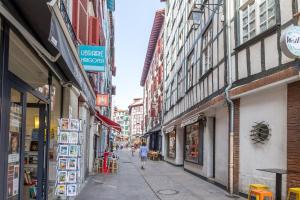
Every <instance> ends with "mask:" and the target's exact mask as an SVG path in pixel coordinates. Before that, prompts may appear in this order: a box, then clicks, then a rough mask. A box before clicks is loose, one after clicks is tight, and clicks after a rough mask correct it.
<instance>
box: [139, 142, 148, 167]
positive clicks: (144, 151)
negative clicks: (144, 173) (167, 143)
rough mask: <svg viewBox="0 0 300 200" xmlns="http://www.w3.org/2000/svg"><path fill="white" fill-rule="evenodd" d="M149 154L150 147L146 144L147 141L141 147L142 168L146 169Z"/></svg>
mask: <svg viewBox="0 0 300 200" xmlns="http://www.w3.org/2000/svg"><path fill="white" fill-rule="evenodd" d="M147 155H148V147H147V146H146V143H145V142H143V143H142V146H141V148H140V157H141V163H142V166H141V169H145V164H146V161H147Z"/></svg>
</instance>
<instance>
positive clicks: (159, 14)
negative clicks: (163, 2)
mask: <svg viewBox="0 0 300 200" xmlns="http://www.w3.org/2000/svg"><path fill="white" fill-rule="evenodd" d="M164 19H165V9H160V10H158V11H156V13H155V18H154V22H153V26H152V30H151V35H150V39H149V43H148V49H147V54H146V58H145V62H144V68H143V72H142V77H141V82H140V85H141V86H144V85H145V81H146V77H147V75H148V72H149V68H150V65H151V61H152V58H153V55H154V52H155V49H156V44H157V40H158V38H159V35H160V32H161V29H162V26H163V23H164Z"/></svg>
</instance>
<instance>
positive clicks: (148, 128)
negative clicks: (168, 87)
mask: <svg viewBox="0 0 300 200" xmlns="http://www.w3.org/2000/svg"><path fill="white" fill-rule="evenodd" d="M164 14H165V10H158V11H156V13H155V17H154V22H153V27H152V31H151V35H150V39H149V44H148V49H147V54H146V58H145V64H144V68H143V72H142V77H141V83H140V85H141V86H142V87H143V89H144V96H143V102H144V123H143V126H144V127H143V133H144V134H145V137H146V138H147V142H148V145H149V149H150V150H156V151H161V149H162V136H161V126H162V119H163V118H162V117H163V112H162V108H163V84H164V82H163V68H164V60H163V58H164V56H163V55H164V45H163V44H164V42H163V41H164V40H163V37H164V31H163V23H164Z"/></svg>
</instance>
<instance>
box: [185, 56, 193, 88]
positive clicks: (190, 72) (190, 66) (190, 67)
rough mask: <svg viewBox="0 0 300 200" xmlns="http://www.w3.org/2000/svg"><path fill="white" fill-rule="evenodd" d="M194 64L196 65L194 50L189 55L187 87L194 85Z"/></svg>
mask: <svg viewBox="0 0 300 200" xmlns="http://www.w3.org/2000/svg"><path fill="white" fill-rule="evenodd" d="M193 65H194V51H193V52H192V53H191V54H190V55H189V56H188V59H187V77H186V88H187V89H189V88H190V87H192V86H193Z"/></svg>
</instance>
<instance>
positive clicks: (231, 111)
mask: <svg viewBox="0 0 300 200" xmlns="http://www.w3.org/2000/svg"><path fill="white" fill-rule="evenodd" d="M230 2H231V0H226V1H225V3H226V4H225V5H226V17H225V19H226V20H225V26H226V30H227V38H226V40H227V66H228V76H227V77H228V81H229V84H228V86H227V87H226V89H225V98H226V101H227V103H228V107H229V118H230V119H229V121H230V124H229V196H230V197H234V194H233V172H234V170H233V164H234V163H233V138H234V131H233V127H234V122H233V120H234V103H233V101H232V99H231V97H230V94H229V91H230V89H231V88H232V62H231V56H230V55H231V53H230V52H231V25H230V13H229V10H230V9H229V8H231V7H230Z"/></svg>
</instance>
